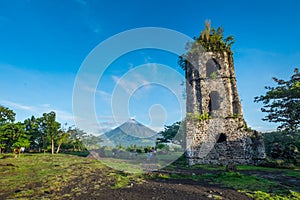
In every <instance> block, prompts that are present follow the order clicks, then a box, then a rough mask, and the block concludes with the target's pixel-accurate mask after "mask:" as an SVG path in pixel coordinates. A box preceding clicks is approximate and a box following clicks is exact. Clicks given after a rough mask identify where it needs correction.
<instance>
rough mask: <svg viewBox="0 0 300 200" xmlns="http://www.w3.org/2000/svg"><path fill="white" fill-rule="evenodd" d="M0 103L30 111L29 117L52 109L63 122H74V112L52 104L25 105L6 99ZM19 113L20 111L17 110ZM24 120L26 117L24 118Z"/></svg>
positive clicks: (40, 114)
mask: <svg viewBox="0 0 300 200" xmlns="http://www.w3.org/2000/svg"><path fill="white" fill-rule="evenodd" d="M0 104H3V105H4V106H7V107H9V108H10V109H12V110H20V111H23V112H24V111H25V113H28V114H29V115H28V116H27V117H29V116H30V115H35V116H36V117H40V116H42V114H43V113H48V112H51V111H54V112H55V113H56V117H57V120H58V121H60V122H61V123H65V122H67V123H69V124H74V116H73V114H72V113H70V112H67V111H64V110H60V109H55V108H53V107H52V108H51V105H50V104H41V105H39V106H29V105H24V104H21V103H18V102H13V101H6V100H3V101H1V102H0ZM17 114H18V112H17ZM22 120H24V119H22Z"/></svg>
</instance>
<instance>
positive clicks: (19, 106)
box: [0, 100, 36, 111]
mask: <svg viewBox="0 0 300 200" xmlns="http://www.w3.org/2000/svg"><path fill="white" fill-rule="evenodd" d="M0 103H1V104H3V105H5V106H8V107H12V108H15V109H20V110H25V111H36V108H35V107H33V106H26V105H23V104H21V103H16V102H12V101H5V100H4V101H1V102H0Z"/></svg>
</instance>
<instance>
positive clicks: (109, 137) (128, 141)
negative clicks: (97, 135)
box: [104, 119, 158, 147]
mask: <svg viewBox="0 0 300 200" xmlns="http://www.w3.org/2000/svg"><path fill="white" fill-rule="evenodd" d="M157 137H158V133H157V132H156V131H154V130H152V129H150V128H148V127H147V126H145V125H143V124H141V123H140V122H138V121H136V120H135V119H129V120H128V121H127V122H125V123H123V124H122V125H120V126H119V127H117V128H115V129H113V130H111V131H109V132H106V133H104V138H105V141H104V142H105V143H106V144H108V143H109V144H110V145H109V146H111V145H114V146H115V145H122V146H124V147H127V146H130V145H136V146H155V142H156V139H157ZM111 143H112V144H111Z"/></svg>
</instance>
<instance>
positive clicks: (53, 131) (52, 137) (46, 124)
mask: <svg viewBox="0 0 300 200" xmlns="http://www.w3.org/2000/svg"><path fill="white" fill-rule="evenodd" d="M40 126H41V127H40V129H41V130H42V133H44V134H45V135H46V138H47V139H48V140H49V141H50V143H51V154H54V145H55V141H56V139H57V137H58V132H59V129H60V123H58V122H57V121H56V114H55V112H53V111H51V112H49V113H44V114H43V116H42V117H41V118H40Z"/></svg>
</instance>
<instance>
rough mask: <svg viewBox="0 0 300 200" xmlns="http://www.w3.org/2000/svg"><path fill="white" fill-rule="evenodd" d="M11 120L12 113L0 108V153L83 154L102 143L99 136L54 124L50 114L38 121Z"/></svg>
mask: <svg viewBox="0 0 300 200" xmlns="http://www.w3.org/2000/svg"><path fill="white" fill-rule="evenodd" d="M15 116H16V114H15V112H14V111H13V110H11V109H9V108H7V107H4V106H1V105H0V153H2V152H11V151H12V150H13V149H15V148H20V147H25V148H26V150H27V151H31V152H46V151H50V152H51V153H52V154H54V153H59V152H60V151H84V150H87V149H91V148H99V147H100V145H99V143H100V142H101V141H102V140H101V138H100V137H99V136H95V135H91V134H87V133H85V132H84V131H82V130H80V129H78V128H76V127H74V126H70V127H67V124H63V125H62V124H61V123H59V122H57V120H56V113H55V112H53V111H51V112H49V113H43V115H42V116H41V117H35V116H32V117H30V118H28V119H25V120H24V121H23V122H15Z"/></svg>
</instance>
